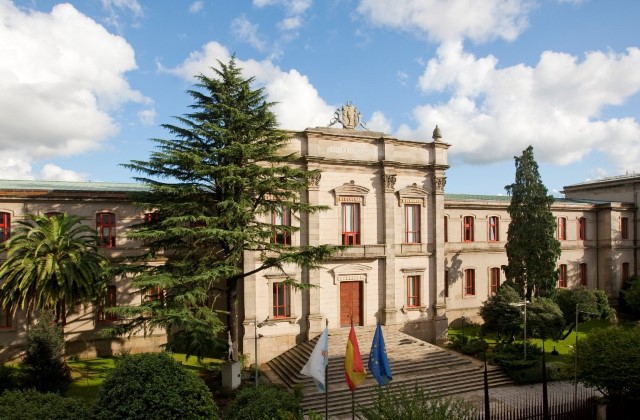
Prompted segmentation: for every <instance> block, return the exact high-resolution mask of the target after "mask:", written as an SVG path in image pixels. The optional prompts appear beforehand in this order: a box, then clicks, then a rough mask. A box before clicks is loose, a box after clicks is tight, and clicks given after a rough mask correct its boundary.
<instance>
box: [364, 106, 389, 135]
mask: <svg viewBox="0 0 640 420" xmlns="http://www.w3.org/2000/svg"><path fill="white" fill-rule="evenodd" d="M366 125H367V128H368V129H369V130H371V131H380V132H382V133H390V132H391V121H389V119H387V117H386V116H385V115H384V114H383V113H382V112H380V111H375V112H374V113H373V114H372V115H371V119H369V121H367V123H366Z"/></svg>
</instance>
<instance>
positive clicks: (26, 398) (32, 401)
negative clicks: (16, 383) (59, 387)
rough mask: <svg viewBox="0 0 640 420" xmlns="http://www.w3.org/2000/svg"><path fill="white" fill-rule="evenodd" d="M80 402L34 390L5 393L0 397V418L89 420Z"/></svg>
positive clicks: (8, 419) (88, 413)
mask: <svg viewBox="0 0 640 420" xmlns="http://www.w3.org/2000/svg"><path fill="white" fill-rule="evenodd" d="M90 416H91V411H90V410H89V408H88V407H87V406H86V405H85V403H84V402H83V401H81V400H78V399H75V398H64V397H62V396H60V395H58V394H53V393H46V394H43V393H40V392H38V391H36V390H33V389H31V390H27V391H7V392H5V393H4V394H2V396H0V418H2V419H4V420H41V419H47V420H66V419H68V420H76V419H87V418H90Z"/></svg>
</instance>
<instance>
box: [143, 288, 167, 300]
mask: <svg viewBox="0 0 640 420" xmlns="http://www.w3.org/2000/svg"><path fill="white" fill-rule="evenodd" d="M163 297H164V295H163V293H162V288H161V287H160V286H153V287H149V288H148V289H147V290H146V291H145V293H144V301H145V302H150V301H155V300H159V301H162V299H163Z"/></svg>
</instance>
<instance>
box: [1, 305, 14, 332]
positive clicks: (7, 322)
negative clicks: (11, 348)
mask: <svg viewBox="0 0 640 420" xmlns="http://www.w3.org/2000/svg"><path fill="white" fill-rule="evenodd" d="M11 319H12V316H11V311H10V310H9V309H5V308H0V329H10V328H11Z"/></svg>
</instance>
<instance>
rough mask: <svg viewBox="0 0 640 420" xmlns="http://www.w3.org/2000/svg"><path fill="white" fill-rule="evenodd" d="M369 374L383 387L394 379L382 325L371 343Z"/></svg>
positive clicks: (377, 329) (377, 328) (378, 327)
mask: <svg viewBox="0 0 640 420" xmlns="http://www.w3.org/2000/svg"><path fill="white" fill-rule="evenodd" d="M369 372H371V374H372V375H373V377H374V378H376V381H378V383H379V384H380V385H382V386H384V385H386V384H388V383H389V381H391V379H393V377H392V376H391V366H389V359H388V358H387V349H386V347H385V345H384V337H383V336H382V328H380V323H378V326H377V327H376V333H375V334H374V336H373V342H372V343H371V352H370V353H369Z"/></svg>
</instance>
